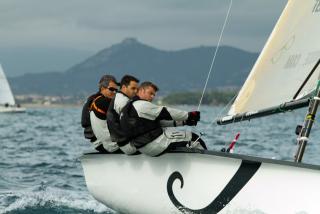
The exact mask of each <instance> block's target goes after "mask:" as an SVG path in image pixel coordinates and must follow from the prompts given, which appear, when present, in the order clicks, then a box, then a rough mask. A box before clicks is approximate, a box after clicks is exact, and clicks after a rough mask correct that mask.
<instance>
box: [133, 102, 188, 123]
mask: <svg viewBox="0 0 320 214" xmlns="http://www.w3.org/2000/svg"><path fill="white" fill-rule="evenodd" d="M133 106H134V108H135V109H136V111H137V113H138V115H139V117H141V118H145V119H149V120H177V121H183V120H187V119H188V112H187V111H181V110H178V109H174V108H168V107H165V106H158V105H155V104H153V103H151V102H148V101H145V100H138V101H136V102H134V103H133Z"/></svg>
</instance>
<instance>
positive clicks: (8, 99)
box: [0, 64, 26, 113]
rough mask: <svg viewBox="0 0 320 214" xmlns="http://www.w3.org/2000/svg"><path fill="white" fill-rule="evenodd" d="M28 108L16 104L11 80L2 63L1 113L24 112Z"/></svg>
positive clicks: (0, 73)
mask: <svg viewBox="0 0 320 214" xmlns="http://www.w3.org/2000/svg"><path fill="white" fill-rule="evenodd" d="M25 111H26V109H25V108H23V107H21V106H20V105H19V104H16V102H15V99H14V96H13V94H12V91H11V88H10V85H9V82H8V80H7V78H6V75H5V74H4V71H3V69H2V66H1V64H0V113H1V112H3V113H15V112H16V113H22V112H25Z"/></svg>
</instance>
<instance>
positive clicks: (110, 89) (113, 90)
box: [108, 87, 118, 92]
mask: <svg viewBox="0 0 320 214" xmlns="http://www.w3.org/2000/svg"><path fill="white" fill-rule="evenodd" d="M108 90H109V91H111V92H117V91H118V89H116V88H113V87H110V88H108Z"/></svg>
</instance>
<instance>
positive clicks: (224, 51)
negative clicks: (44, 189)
mask: <svg viewBox="0 0 320 214" xmlns="http://www.w3.org/2000/svg"><path fill="white" fill-rule="evenodd" d="M214 51H215V47H205V46H201V47H195V48H189V49H184V50H178V51H163V50H159V49H156V48H154V47H151V46H148V45H146V44H142V43H140V42H139V41H137V40H136V39H132V38H129V39H125V40H124V41H122V42H121V43H119V44H115V45H112V46H111V47H109V48H106V49H103V50H101V51H100V52H98V53H97V54H95V55H94V56H92V57H89V58H88V59H86V60H84V61H83V62H80V63H79V64H77V65H74V66H73V67H71V68H70V69H68V70H66V71H64V72H50V73H42V74H25V75H23V76H19V77H14V78H10V79H9V81H10V83H11V86H12V88H13V91H14V93H15V94H28V93H29V94H30V93H36V94H42V95H81V94H82V95H87V94H89V93H91V92H94V91H96V89H97V82H98V80H99V78H100V77H101V76H102V75H103V74H112V75H114V76H116V77H117V79H118V80H120V78H121V77H122V76H123V75H124V74H132V75H134V76H136V77H137V78H139V79H140V80H141V81H146V80H148V81H153V82H155V83H156V84H157V85H158V86H159V87H160V91H161V92H167V91H184V90H188V91H190V90H201V89H202V88H203V86H204V83H205V80H206V78H207V74H208V72H209V68H210V65H211V60H212V57H213V54H214ZM257 56H258V54H257V53H250V52H247V51H244V50H240V49H237V48H233V47H228V46H222V47H220V49H219V51H218V54H217V58H216V63H215V65H214V67H213V71H212V73H211V79H210V80H209V83H208V88H217V87H237V86H240V85H241V84H242V83H243V82H244V80H245V78H246V76H247V75H248V72H249V71H250V69H251V68H252V66H253V64H254V62H255V60H256V58H257Z"/></svg>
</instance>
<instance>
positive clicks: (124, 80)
mask: <svg viewBox="0 0 320 214" xmlns="http://www.w3.org/2000/svg"><path fill="white" fill-rule="evenodd" d="M131 81H134V82H137V83H139V80H138V79H137V78H135V77H134V76H131V75H124V76H123V77H122V79H121V82H120V87H122V86H123V85H124V86H128V85H130V82H131Z"/></svg>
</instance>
